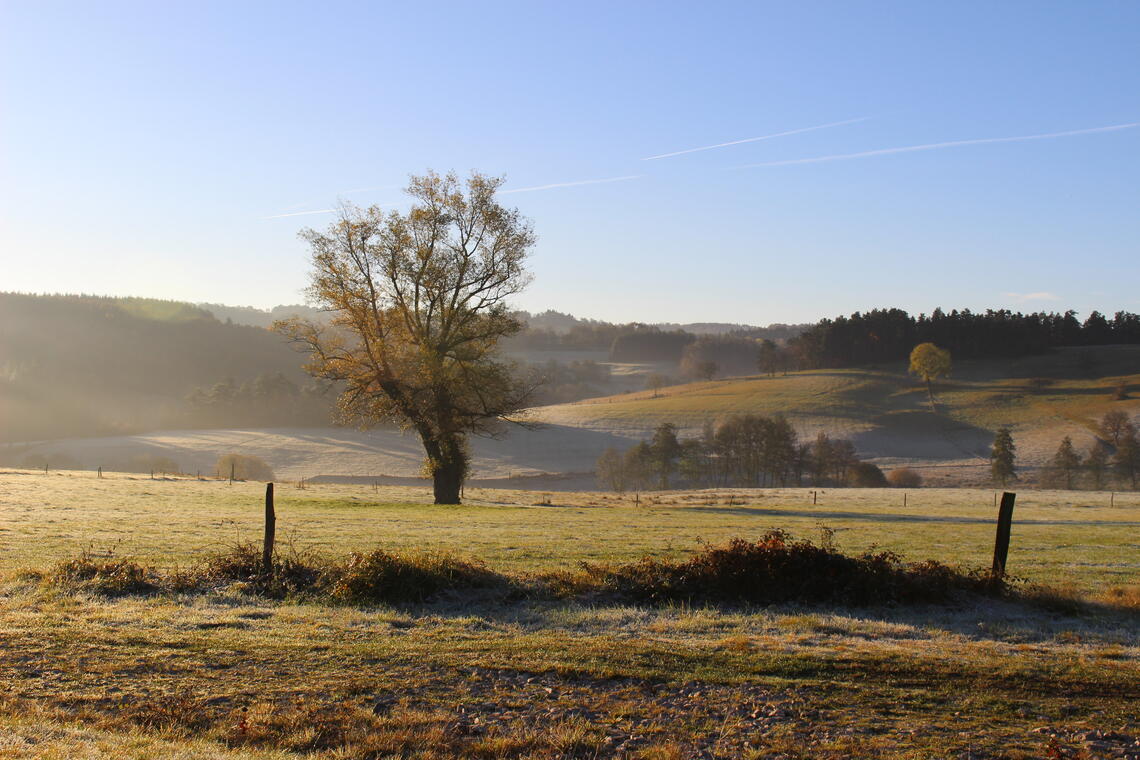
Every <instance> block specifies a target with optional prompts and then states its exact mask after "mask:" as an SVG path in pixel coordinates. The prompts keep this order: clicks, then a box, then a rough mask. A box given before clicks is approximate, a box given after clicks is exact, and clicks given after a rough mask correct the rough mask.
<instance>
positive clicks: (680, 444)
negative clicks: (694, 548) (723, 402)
mask: <svg viewBox="0 0 1140 760" xmlns="http://www.w3.org/2000/svg"><path fill="white" fill-rule="evenodd" d="M597 477H598V482H599V484H600V485H601V486H602V487H604V488H607V489H610V490H614V491H618V492H622V491H627V490H633V491H640V490H646V489H650V488H661V489H667V488H676V487H687V488H709V487H729V486H740V487H764V486H789V485H796V486H800V485H804V484H805V483H808V484H811V485H832V484H851V485H887V481H886V479H885V478H884V476H883V474H882V472H881V471H880V470H879V469H878V468H877V467H875V465H873V464H869V463H866V462H860V461H859V458H858V456H857V455H856V452H855V446H854V444H852V443H851V441H849V440H846V439H842V438H839V439H833V438H831V437H830V436H828V435H827V434H826V433H820V434H819V435H817V436H816V438H815V439H814V440H812V441H810V442H804V443H801V442H800V441H799V440H798V439H797V435H796V432H795V430H794V429H793V428H792V426H791V425H790V424H789V423H788V421H787V420H786V419H784V418H783V417H765V416H762V415H758V414H745V415H739V416H735V417H730V418H728V419H726V420H724V421H722V422H720V423H719V424H715V425H714V424H713V423H712V422H711V421H709V422H706V423H705V426H704V429H703V431H702V433H701V435H699V436H697V437H693V438H679V437H678V435H677V427H676V425H674V424H672V423H669V422H666V423H662V424H661V425H659V426H658V427H657V429H656V430H655V431H654V433H653V437H652V438H651V439H650V440H647V441H641V442H640V443H637V444H635V445H634V446H632V447H630V448H629V449H627V450H626V451H624V452H623V451H619V450H618V449H615V448H609V449H606V450H605V451H604V452H603V453H602V455H601V457H600V458H599V459H598V463H597Z"/></svg>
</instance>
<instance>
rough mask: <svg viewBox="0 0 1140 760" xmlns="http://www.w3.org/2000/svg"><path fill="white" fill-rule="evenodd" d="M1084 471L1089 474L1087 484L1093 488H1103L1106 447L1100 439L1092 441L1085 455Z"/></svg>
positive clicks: (1106, 457) (1105, 470) (1105, 471)
mask: <svg viewBox="0 0 1140 760" xmlns="http://www.w3.org/2000/svg"><path fill="white" fill-rule="evenodd" d="M1085 471H1086V472H1087V473H1088V474H1089V484H1090V485H1091V486H1092V487H1093V490H1095V491H1099V490H1101V489H1102V488H1104V476H1105V473H1107V472H1108V449H1106V448H1105V446H1104V444H1103V443H1101V442H1100V441H1093V443H1092V446H1090V447H1089V453H1088V455H1087V456H1086V457H1085Z"/></svg>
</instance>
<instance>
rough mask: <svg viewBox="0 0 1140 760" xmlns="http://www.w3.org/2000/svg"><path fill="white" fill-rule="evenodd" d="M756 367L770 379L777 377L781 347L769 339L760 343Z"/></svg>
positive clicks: (757, 350) (757, 349)
mask: <svg viewBox="0 0 1140 760" xmlns="http://www.w3.org/2000/svg"><path fill="white" fill-rule="evenodd" d="M756 367H757V369H759V370H760V372H761V373H763V374H765V375H768V376H769V377H775V376H776V370H777V369H779V367H780V347H779V346H777V345H776V344H775V343H774V342H772V341H771V340H769V339H768V338H765V339H764V340H762V341H760V345H759V346H757V348H756Z"/></svg>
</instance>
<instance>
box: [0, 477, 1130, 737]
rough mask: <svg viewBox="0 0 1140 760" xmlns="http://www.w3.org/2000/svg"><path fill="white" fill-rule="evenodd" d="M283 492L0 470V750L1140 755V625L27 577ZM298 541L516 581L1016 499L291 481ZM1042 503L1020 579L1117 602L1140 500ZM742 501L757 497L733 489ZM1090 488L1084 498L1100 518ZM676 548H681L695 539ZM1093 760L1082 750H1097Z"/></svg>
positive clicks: (875, 527)
mask: <svg viewBox="0 0 1140 760" xmlns="http://www.w3.org/2000/svg"><path fill="white" fill-rule="evenodd" d="M261 493H262V486H261V485H260V484H235V485H234V486H232V487H231V486H228V485H225V484H220V483H205V482H203V483H199V482H196V481H150V480H147V479H141V480H130V479H126V478H124V477H122V476H116V477H112V478H108V479H106V480H103V481H96V480H94V479H93V477H92V476H91V475H90V474H86V473H84V474H80V473H75V474H73V475H70V476H69V475H49V476H44V475H35V474H15V473H13V474H0V547H2V549H3V555H2V556H3V559H2V561H0V562H2V564H0V573H2V578H3V580H2V586H0V588H2V593H0V640H2V641H3V647H0V684H2V685H3V686H0V757H3V758H8V757H13V758H33V757H36V758H41V757H42V758H73V757H127V758H143V757H154V758H157V757H163V758H165V757H185V758H201V757H219V758H223V757H224V758H239V757H240V758H254V757H257V758H283V757H313V758H318V757H319V758H385V757H409V758H410V757H425V758H426V757H438V758H446V757H485V758H498V757H583V758H588V757H642V758H688V757H724V758H732V757H773V758H774V757H802V758H819V757H823V758H827V757H852V756H854V757H872V756H874V757H899V758H903V757H954V758H958V757H970V758H990V757H994V758H996V757H1014V758H1037V757H1078V756H1081V757H1119V756H1128V755H1127V753H1129V752H1132V753H1136V754H1140V744H1134V742H1135V741H1137V737H1138V736H1140V724H1138V721H1137V717H1136V712H1135V704H1136V703H1137V700H1140V686H1137V684H1140V625H1138V619H1137V617H1136V615H1135V613H1134V612H1129V611H1127V610H1121V609H1111V608H1107V607H1097V606H1093V607H1087V608H1085V609H1083V610H1078V611H1076V612H1072V613H1069V614H1062V613H1058V612H1049V611H1047V610H1045V609H1042V608H1040V607H1033V606H1027V605H1024V604H1016V603H1012V602H1008V601H997V600H987V599H981V598H979V599H976V600H973V601H970V602H968V603H965V604H963V605H959V606H954V607H944V606H941V607H910V608H862V609H846V608H820V607H802V606H794V605H792V606H789V605H784V606H780V607H773V608H763V609H760V608H737V609H727V608H726V609H720V608H712V607H708V608H704V607H698V608H692V607H687V606H683V605H682V606H665V607H658V608H641V607H631V606H623V605H614V604H601V605H583V604H581V603H575V602H559V601H549V600H537V599H530V600H528V599H525V598H522V599H515V600H508V601H504V600H502V599H495V598H487V597H483V596H480V595H479V594H477V593H476V594H472V595H469V596H467V597H466V598H459V597H455V596H452V597H445V598H442V599H439V600H437V601H434V602H431V603H426V604H415V605H403V606H396V607H390V606H380V607H363V608H359V607H353V606H328V605H324V604H321V605H318V604H304V603H298V602H296V601H288V600H286V601H272V600H267V599H263V598H259V597H256V596H251V595H249V594H248V593H245V592H244V591H243V590H242V589H241V588H240V587H238V586H228V587H219V588H217V589H215V590H213V591H210V592H208V593H204V594H202V593H198V594H193V595H177V594H160V595H152V596H127V597H121V598H116V599H108V598H105V597H99V596H92V595H89V594H86V593H75V592H68V591H66V590H61V589H57V588H51V587H45V586H44V585H42V584H40V583H36V582H34V581H33V580H30V579H29V577H28V576H27V575H26V574H22V572H21V570H22V569H26V568H29V567H40V568H47V567H50V566H51V565H53V564H55V563H57V562H59V561H60V560H63V559H66V558H69V557H71V556H74V555H75V554H76V553H78V552H79V551H80V550H82V549H84V548H87V547H93V548H94V549H95V550H96V551H100V550H102V549H105V548H107V547H110V546H115V545H116V544H117V548H116V549H115V551H116V552H117V553H118V554H119V555H124V554H125V555H131V556H135V557H138V558H139V559H140V560H145V561H147V562H149V563H157V564H163V563H165V564H168V565H175V564H181V565H190V564H192V563H193V562H194V561H195V558H196V557H198V556H200V555H201V553H203V552H206V551H210V550H216V549H218V548H220V547H221V546H224V545H225V544H227V543H233V542H236V541H237V540H242V539H253V538H256V537H257V536H258V531H259V529H260V525H259V520H260V496H261ZM278 493H279V499H278V515H279V527H280V530H281V532H282V534H284V535H287V536H288V535H290V534H291V535H292V537H293V541H294V543H295V544H296V545H297V546H298V547H301V548H311V547H316V548H317V549H318V550H322V551H326V552H329V553H335V554H342V553H344V552H347V551H349V550H362V549H369V548H374V547H376V546H377V545H378V544H380V545H383V546H385V547H387V548H391V549H404V548H409V547H419V548H429V549H450V550H453V551H457V552H459V553H460V554H463V555H468V556H474V557H480V558H482V559H484V560H485V561H486V562H487V563H488V565H489V566H490V567H492V568H495V569H496V570H500V571H503V572H508V573H509V572H523V571H539V570H544V569H548V570H553V569H558V568H565V567H567V566H572V565H573V564H574V562H575V561H576V560H578V559H588V560H591V561H599V560H607V561H628V560H634V559H637V558H638V557H640V556H641V555H643V554H645V553H647V552H648V551H653V552H656V553H657V554H658V556H666V555H668V556H674V557H680V556H681V555H683V554H685V553H686V552H688V551H690V550H691V549H692V548H695V546H696V544H695V541H694V539H695V538H697V537H701V538H704V539H706V540H709V541H719V540H722V539H724V538H727V537H729V536H732V535H742V536H748V537H756V536H758V535H760V534H761V533H763V532H764V531H765V530H767V529H768V528H771V527H783V528H786V529H788V530H790V531H792V532H793V533H797V534H799V535H805V536H814V535H815V534H816V532H817V523H826V524H827V525H829V526H831V527H832V528H835V529H837V530H838V531H839V532H838V534H837V540H838V541H839V543H840V545H841V546H842V547H843V548H845V549H846V550H847V551H849V552H854V553H859V552H861V551H862V550H864V549H866V548H867V546H868V545H870V544H872V543H874V544H878V545H879V546H881V547H883V548H890V549H895V550H896V551H901V552H902V553H904V554H905V555H906V556H907V557H908V558H909V559H915V560H920V559H925V558H927V557H935V558H938V559H941V560H944V561H947V562H960V563H964V564H984V563H985V560H986V558H987V555H988V552H989V548H990V547H989V542H990V541H991V540H992V526H991V525H990V522H989V521H991V520H992V517H993V509H992V500H991V499H992V496H991V494H990V493H989V492H980V491H974V492H954V491H934V490H931V491H914V492H910V494H909V498H908V508H907V509H906V510H903V509H902V506H901V495H900V494H898V493H897V492H890V491H881V492H848V491H842V492H841V491H829V492H826V493H823V494H820V495H819V496H818V501H819V504H817V505H816V506H815V507H812V506H811V495H810V493H809V492H804V491H763V492H729V491H725V492H719V493H700V494H661V495H654V496H653V500H654V501H653V503H652V504H649V505H646V503H645V502H646V499H645V497H642V499H641V504H640V505H639V506H634V505H633V504H632V503H631V499H626V500H622V501H618V500H616V499H612V498H606V496H605V495H602V494H557V495H555V497H554V498H552V499H551V500H552V501H554V504H553V505H550V506H545V505H544V506H533V504H535V503H536V502H541V501H546V499H545V498H542V495H539V494H526V493H519V492H495V491H487V492H473V493H471V494H468V496H469V497H470V501H471V503H469V504H468V505H466V506H464V507H459V508H437V507H432V506H430V505H425V504H423V503H422V501H423V499H424V497H425V493H424V492H423V491H417V490H415V489H407V490H384V489H382V490H381V491H380V492H377V493H373V492H372V490H371V489H368V488H359V487H357V488H351V487H343V486H318V487H315V488H312V489H310V490H306V491H299V490H295V489H291V488H285V487H281V488H279V492H278ZM1096 498H1099V495H1092V494H1079V493H1078V494H1064V493H1049V492H1026V493H1024V494H1022V495H1020V496H1019V503H1018V507H1017V511H1016V512H1015V517H1016V522H1015V527H1014V549H1013V552H1012V553H1011V559H1010V563H1011V567H1012V568H1013V569H1014V571H1015V572H1017V573H1019V574H1021V575H1025V576H1027V577H1029V578H1031V579H1033V580H1036V581H1039V582H1054V583H1056V582H1059V581H1064V580H1068V581H1070V582H1071V584H1072V586H1073V588H1074V589H1075V590H1076V591H1078V592H1081V593H1085V594H1087V595H1090V596H1095V595H1097V593H1098V592H1099V590H1100V589H1102V588H1103V587H1104V586H1105V584H1115V585H1120V586H1125V585H1127V584H1129V583H1135V582H1136V575H1137V573H1136V569H1137V568H1136V563H1137V561H1138V559H1137V552H1136V548H1137V547H1136V539H1135V536H1136V534H1137V531H1136V524H1137V518H1138V515H1140V507H1138V505H1137V504H1136V503H1135V502H1129V501H1127V500H1121V499H1120V497H1119V496H1118V502H1117V503H1118V507H1117V508H1116V509H1109V508H1108V507H1107V506H1102V505H1099V504H1098V503H1095V502H1094V499H1096ZM729 502H731V503H729ZM1082 505H1084V506H1082ZM670 541H671V542H672V547H671V548H670ZM1082 753H1083V754H1082Z"/></svg>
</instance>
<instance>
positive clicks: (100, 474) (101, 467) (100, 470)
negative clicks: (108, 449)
mask: <svg viewBox="0 0 1140 760" xmlns="http://www.w3.org/2000/svg"><path fill="white" fill-rule="evenodd" d="M99 477H100V478H102V477H103V465H99Z"/></svg>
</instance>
